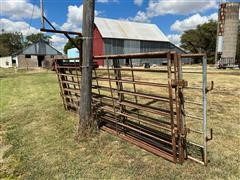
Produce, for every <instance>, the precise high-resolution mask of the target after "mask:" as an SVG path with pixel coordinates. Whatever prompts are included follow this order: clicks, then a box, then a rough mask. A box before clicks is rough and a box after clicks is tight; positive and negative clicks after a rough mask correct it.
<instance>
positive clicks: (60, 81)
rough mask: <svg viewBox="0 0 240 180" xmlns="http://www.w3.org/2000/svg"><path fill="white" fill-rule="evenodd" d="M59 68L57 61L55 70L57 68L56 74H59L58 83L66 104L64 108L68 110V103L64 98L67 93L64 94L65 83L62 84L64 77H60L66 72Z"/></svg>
mask: <svg viewBox="0 0 240 180" xmlns="http://www.w3.org/2000/svg"><path fill="white" fill-rule="evenodd" d="M58 66H59V64H58V61H57V60H55V68H56V72H57V77H58V83H59V87H60V93H61V97H62V101H63V104H64V108H65V109H66V110H67V102H66V99H65V97H64V94H65V93H64V87H63V83H62V79H63V77H61V75H60V73H62V71H64V70H61V71H59V68H58Z"/></svg>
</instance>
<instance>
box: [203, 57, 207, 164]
mask: <svg viewBox="0 0 240 180" xmlns="http://www.w3.org/2000/svg"><path fill="white" fill-rule="evenodd" d="M202 79H203V80H202V101H203V127H202V131H203V146H204V149H203V151H204V157H203V161H204V163H205V165H207V92H206V90H207V57H206V56H204V57H203V63H202Z"/></svg>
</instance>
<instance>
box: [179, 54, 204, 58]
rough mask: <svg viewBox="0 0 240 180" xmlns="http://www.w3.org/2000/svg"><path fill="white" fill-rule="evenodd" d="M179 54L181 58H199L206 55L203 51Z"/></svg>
mask: <svg viewBox="0 0 240 180" xmlns="http://www.w3.org/2000/svg"><path fill="white" fill-rule="evenodd" d="M180 55H181V58H197V57H199V58H201V57H204V56H206V54H204V53H199V54H180Z"/></svg>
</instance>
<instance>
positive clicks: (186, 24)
mask: <svg viewBox="0 0 240 180" xmlns="http://www.w3.org/2000/svg"><path fill="white" fill-rule="evenodd" d="M217 17H218V15H217V13H213V14H211V15H209V16H201V15H200V14H194V15H192V16H190V17H188V18H186V19H184V20H182V21H180V20H177V21H176V22H175V23H173V25H171V30H172V31H177V32H183V31H186V30H189V29H194V28H196V27H197V25H200V24H204V23H206V22H208V21H209V20H211V19H213V20H217Z"/></svg>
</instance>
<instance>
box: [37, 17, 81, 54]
mask: <svg viewBox="0 0 240 180" xmlns="http://www.w3.org/2000/svg"><path fill="white" fill-rule="evenodd" d="M42 17H43V19H44V20H45V21H47V23H48V24H49V25H50V26H51V27H52V28H53V30H54V31H57V29H56V28H55V27H54V26H53V25H52V23H51V22H50V21H49V20H48V19H47V18H46V17H45V16H42ZM63 34H64V35H65V36H66V37H67V38H68V40H69V41H71V43H72V44H73V45H74V46H75V47H76V48H77V49H78V50H79V51H81V48H80V47H79V46H78V45H77V44H76V43H75V42H74V41H73V40H72V38H71V37H70V36H69V35H68V34H69V33H67V32H64V33H63Z"/></svg>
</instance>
